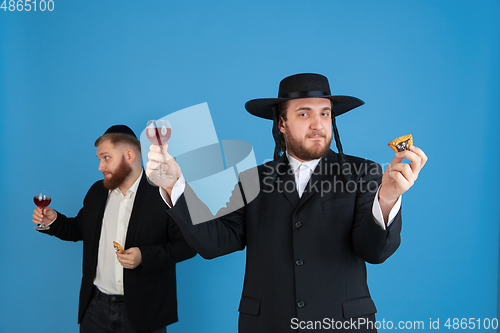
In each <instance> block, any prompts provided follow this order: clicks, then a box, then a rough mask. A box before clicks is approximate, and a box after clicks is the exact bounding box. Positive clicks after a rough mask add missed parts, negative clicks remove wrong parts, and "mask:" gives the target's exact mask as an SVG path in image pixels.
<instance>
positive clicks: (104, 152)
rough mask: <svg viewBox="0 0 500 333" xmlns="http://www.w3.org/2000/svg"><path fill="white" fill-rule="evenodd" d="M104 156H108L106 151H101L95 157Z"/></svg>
mask: <svg viewBox="0 0 500 333" xmlns="http://www.w3.org/2000/svg"><path fill="white" fill-rule="evenodd" d="M105 154H108V155H109V153H108V152H107V151H103V152H102V153H100V154H98V155H97V157H99V156H101V155H105Z"/></svg>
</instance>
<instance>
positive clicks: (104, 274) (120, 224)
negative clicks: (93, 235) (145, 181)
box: [94, 172, 143, 295]
mask: <svg viewBox="0 0 500 333" xmlns="http://www.w3.org/2000/svg"><path fill="white" fill-rule="evenodd" d="M142 173H143V172H141V175H140V176H139V178H137V179H136V181H135V182H134V184H133V185H132V186H131V187H130V188H129V189H128V191H127V193H126V194H125V195H123V193H122V191H121V190H120V189H119V188H116V189H114V190H110V191H109V194H108V201H107V203H106V209H105V210H104V217H103V219H102V229H101V238H100V239H99V252H98V256H97V272H96V277H95V279H94V284H95V285H96V286H97V288H99V290H100V291H101V292H103V293H105V294H109V295H123V266H122V265H121V264H120V262H119V261H118V259H117V258H116V254H115V252H116V251H115V248H114V246H113V241H116V242H117V243H119V244H120V245H121V246H122V247H123V248H125V239H126V237H127V229H128V223H129V220H130V215H131V214H132V208H133V206H134V200H135V194H136V193H137V188H138V187H139V182H140V180H141V177H142Z"/></svg>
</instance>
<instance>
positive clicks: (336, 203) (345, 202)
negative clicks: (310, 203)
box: [321, 198, 354, 210]
mask: <svg viewBox="0 0 500 333" xmlns="http://www.w3.org/2000/svg"><path fill="white" fill-rule="evenodd" d="M353 203H354V200H353V199H351V198H339V199H327V200H322V201H321V209H323V210H329V209H338V208H340V207H345V206H349V205H352V204H353Z"/></svg>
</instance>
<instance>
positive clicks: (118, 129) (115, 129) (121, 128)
mask: <svg viewBox="0 0 500 333" xmlns="http://www.w3.org/2000/svg"><path fill="white" fill-rule="evenodd" d="M109 133H122V134H128V135H132V136H133V137H134V138H136V139H137V137H136V136H135V133H134V131H132V130H131V129H130V127H128V126H125V125H114V126H111V127H110V128H108V129H107V131H106V132H104V134H109Z"/></svg>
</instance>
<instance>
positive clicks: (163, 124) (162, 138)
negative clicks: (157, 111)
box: [146, 119, 172, 179]
mask: <svg viewBox="0 0 500 333" xmlns="http://www.w3.org/2000/svg"><path fill="white" fill-rule="evenodd" d="M171 135H172V127H170V122H169V121H168V120H166V119H158V120H150V121H148V124H147V125H146V137H147V138H148V140H149V142H151V143H152V144H154V145H158V146H160V149H162V146H163V145H164V144H165V143H167V141H168V140H169V139H170V136H171ZM161 151H162V154H163V149H162V150H161ZM162 165H163V163H162V162H160V165H159V167H158V174H156V175H154V176H153V175H151V177H149V178H150V179H157V178H172V176H170V175H167V174H165V173H164V172H163V167H162Z"/></svg>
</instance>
